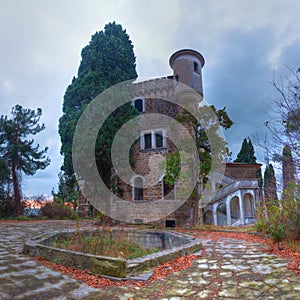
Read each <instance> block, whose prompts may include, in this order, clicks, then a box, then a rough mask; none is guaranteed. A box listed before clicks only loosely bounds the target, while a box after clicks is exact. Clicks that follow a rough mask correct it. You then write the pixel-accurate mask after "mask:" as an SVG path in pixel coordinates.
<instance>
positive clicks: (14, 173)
mask: <svg viewBox="0 0 300 300" xmlns="http://www.w3.org/2000/svg"><path fill="white" fill-rule="evenodd" d="M12 179H13V187H14V200H15V213H16V215H17V216H22V215H23V207H22V203H21V192H20V186H19V180H18V175H17V170H16V164H15V163H14V162H13V163H12Z"/></svg>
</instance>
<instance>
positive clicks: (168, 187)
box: [162, 176, 175, 200]
mask: <svg viewBox="0 0 300 300" xmlns="http://www.w3.org/2000/svg"><path fill="white" fill-rule="evenodd" d="M165 178H166V176H164V177H163V179H162V195H163V199H167V200H174V199H175V189H174V183H173V184H168V183H167V182H166V180H165Z"/></svg>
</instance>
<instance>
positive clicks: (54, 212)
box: [41, 202, 78, 220]
mask: <svg viewBox="0 0 300 300" xmlns="http://www.w3.org/2000/svg"><path fill="white" fill-rule="evenodd" d="M41 215H42V217H47V218H49V219H71V220H75V219H77V218H78V216H77V213H76V212H75V211H74V210H72V209H71V208H70V207H68V206H65V205H64V204H63V203H60V202H53V203H47V204H46V205H45V206H44V207H42V209H41Z"/></svg>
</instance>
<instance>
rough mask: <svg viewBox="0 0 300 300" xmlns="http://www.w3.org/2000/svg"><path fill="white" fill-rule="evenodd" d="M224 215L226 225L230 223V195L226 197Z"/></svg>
mask: <svg viewBox="0 0 300 300" xmlns="http://www.w3.org/2000/svg"><path fill="white" fill-rule="evenodd" d="M226 217H227V226H230V225H231V211H230V197H229V196H227V197H226Z"/></svg>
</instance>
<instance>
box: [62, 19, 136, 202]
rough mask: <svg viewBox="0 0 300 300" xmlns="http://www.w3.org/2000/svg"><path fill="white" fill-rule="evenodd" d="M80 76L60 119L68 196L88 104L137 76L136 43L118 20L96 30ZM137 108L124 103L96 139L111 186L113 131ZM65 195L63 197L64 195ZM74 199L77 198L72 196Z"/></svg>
mask: <svg viewBox="0 0 300 300" xmlns="http://www.w3.org/2000/svg"><path fill="white" fill-rule="evenodd" d="M81 57H82V60H81V63H80V66H79V69H78V76H77V77H76V78H75V77H74V78H73V80H72V83H71V84H70V85H69V86H68V87H67V90H66V92H65V95H64V101H63V115H62V117H61V118H60V120H59V134H60V137H61V144H62V146H61V154H62V155H63V156H64V161H63V165H62V168H61V169H62V171H63V174H62V176H63V177H64V179H63V180H62V181H60V183H59V185H62V186H61V187H59V190H60V193H61V192H62V189H63V188H67V189H66V192H67V193H69V196H71V197H72V195H73V196H76V191H77V183H76V180H75V176H74V170H73V165H72V141H73V135H74V131H75V127H76V124H77V121H78V119H79V117H80V115H81V113H82V112H83V110H84V109H85V108H86V106H87V105H88V104H89V103H90V102H91V101H92V99H93V98H94V97H96V96H97V95H98V94H99V93H101V92H103V91H104V90H105V89H107V88H109V87H111V86H113V85H115V84H117V83H120V82H122V81H126V80H130V79H135V78H137V73H136V70H135V67H136V65H135V56H134V52H133V45H132V42H131V41H130V39H129V36H128V35H127V33H126V30H123V29H122V26H121V25H118V24H116V23H115V22H113V23H109V24H107V25H105V27H104V31H99V32H96V33H95V34H94V35H93V36H92V39H91V41H90V42H89V44H88V45H87V46H86V47H84V48H83V50H82V52H81ZM136 114H137V111H136V110H135V109H134V108H133V107H132V106H131V105H130V104H128V105H124V106H122V107H121V108H120V109H118V110H117V111H116V112H114V113H113V114H112V115H111V116H110V117H109V118H108V119H107V120H106V122H105V123H104V124H103V126H102V128H101V130H100V132H99V135H98V139H97V141H96V147H95V148H96V151H95V155H96V162H97V166H98V169H99V173H100V175H101V177H102V178H103V180H104V182H105V183H106V184H107V185H110V179H111V168H112V163H111V159H110V149H111V144H112V141H113V137H114V134H115V133H116V132H117V131H118V129H119V128H120V127H121V126H122V125H123V124H124V123H125V122H126V121H127V120H129V119H130V118H131V117H132V116H134V115H136ZM63 198H64V197H63ZM73 201H74V199H73Z"/></svg>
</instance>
